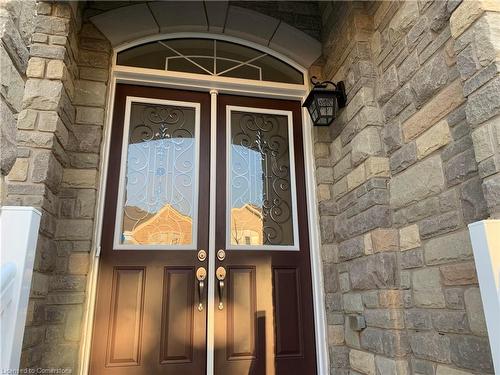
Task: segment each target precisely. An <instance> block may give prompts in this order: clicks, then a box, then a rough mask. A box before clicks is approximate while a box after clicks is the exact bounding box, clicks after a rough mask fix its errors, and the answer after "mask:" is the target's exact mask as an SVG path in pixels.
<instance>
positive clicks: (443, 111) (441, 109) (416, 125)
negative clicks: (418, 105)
mask: <svg viewBox="0 0 500 375" xmlns="http://www.w3.org/2000/svg"><path fill="white" fill-rule="evenodd" d="M464 100H465V99H464V97H463V92H462V83H461V81H460V80H459V79H457V80H455V81H454V82H453V83H451V84H450V85H449V86H447V87H446V88H444V89H443V90H441V91H440V92H439V93H438V94H437V95H435V96H434V98H432V99H431V101H430V102H428V103H427V104H426V105H424V106H423V107H422V109H420V110H419V111H418V112H417V113H415V114H414V115H413V116H412V117H410V118H409V119H408V120H407V121H406V122H405V123H403V126H402V130H403V136H404V139H405V142H409V141H410V140H412V139H414V138H416V137H417V136H419V135H420V134H422V133H423V132H424V131H426V130H427V129H429V128H430V127H431V126H432V125H434V124H435V123H436V122H438V121H439V120H441V119H442V118H443V117H444V116H446V115H447V114H448V113H450V112H451V111H452V110H454V109H455V108H457V107H458V106H459V105H460V104H462V103H463V102H464Z"/></svg>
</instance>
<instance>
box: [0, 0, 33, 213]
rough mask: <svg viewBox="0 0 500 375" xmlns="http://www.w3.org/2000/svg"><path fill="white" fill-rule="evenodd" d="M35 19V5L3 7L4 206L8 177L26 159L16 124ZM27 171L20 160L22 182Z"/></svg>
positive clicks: (0, 171)
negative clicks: (18, 143) (6, 178)
mask: <svg viewBox="0 0 500 375" xmlns="http://www.w3.org/2000/svg"><path fill="white" fill-rule="evenodd" d="M34 17H35V1H24V2H21V1H3V2H2V3H0V39H1V45H0V124H1V126H0V205H1V204H5V199H6V197H5V196H6V191H5V186H4V183H5V179H4V177H5V176H6V175H7V174H8V173H9V172H10V171H11V169H12V167H13V166H14V163H15V162H16V158H17V157H18V156H20V157H23V156H25V155H26V151H25V150H22V149H18V148H17V141H16V139H17V128H16V122H17V118H18V116H19V112H20V111H21V109H22V99H23V92H24V82H25V80H26V68H27V65H28V58H29V51H28V47H29V44H30V41H31V34H32V33H33V19H34ZM26 168H27V165H26V159H20V160H19V161H18V164H17V165H16V168H15V169H16V172H15V173H17V174H19V178H22V177H23V174H24V173H25V171H26Z"/></svg>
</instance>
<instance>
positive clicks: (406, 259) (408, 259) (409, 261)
mask: <svg viewBox="0 0 500 375" xmlns="http://www.w3.org/2000/svg"><path fill="white" fill-rule="evenodd" d="M423 265H424V254H423V251H422V249H412V250H407V251H404V252H403V253H401V268H403V269H408V268H418V267H422V266H423Z"/></svg>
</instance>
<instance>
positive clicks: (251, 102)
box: [214, 95, 316, 375]
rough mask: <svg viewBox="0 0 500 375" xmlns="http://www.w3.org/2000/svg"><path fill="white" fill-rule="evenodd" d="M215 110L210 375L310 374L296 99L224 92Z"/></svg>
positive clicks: (311, 320) (308, 289)
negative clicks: (218, 284) (217, 271)
mask: <svg viewBox="0 0 500 375" xmlns="http://www.w3.org/2000/svg"><path fill="white" fill-rule="evenodd" d="M217 117H218V121H217V158H218V161H217V181H218V182H219V183H218V190H217V192H216V196H217V206H216V216H217V222H216V227H217V233H216V249H225V253H226V256H225V258H224V259H223V260H220V259H218V260H217V261H216V267H225V268H226V270H227V277H226V278H225V280H223V281H224V286H225V288H226V289H227V293H222V294H220V293H219V296H218V298H222V300H223V301H222V302H223V304H222V306H223V308H222V309H217V310H216V312H215V331H216V333H217V334H216V336H215V370H214V373H215V374H217V375H237V374H245V375H246V374H255V375H257V374H259V375H261V374H266V375H273V374H283V375H285V374H286V375H293V374H300V375H302V374H314V373H316V360H315V359H316V358H315V341H314V318H313V303H312V285H311V273H310V258H309V257H310V255H309V233H308V223H307V207H306V197H305V176H304V156H303V146H302V124H301V107H300V103H298V102H292V101H282V100H268V99H259V98H245V97H237V96H230V95H219V97H218V109H217ZM228 122H230V123H228ZM224 166H225V167H224ZM224 181H225V182H226V183H222V182H224ZM253 275H255V276H253ZM253 280H255V281H253ZM217 289H218V288H216V290H217ZM253 301H255V302H253ZM216 305H217V304H216Z"/></svg>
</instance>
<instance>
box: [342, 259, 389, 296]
mask: <svg viewBox="0 0 500 375" xmlns="http://www.w3.org/2000/svg"><path fill="white" fill-rule="evenodd" d="M396 268H397V265H396V257H395V255H394V254H393V253H379V254H376V255H370V256H366V257H363V258H359V259H356V260H354V261H353V262H352V263H351V266H350V272H349V276H350V279H351V288H352V290H370V289H374V288H391V287H395V286H396V284H397V282H396V279H397V278H396Z"/></svg>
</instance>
